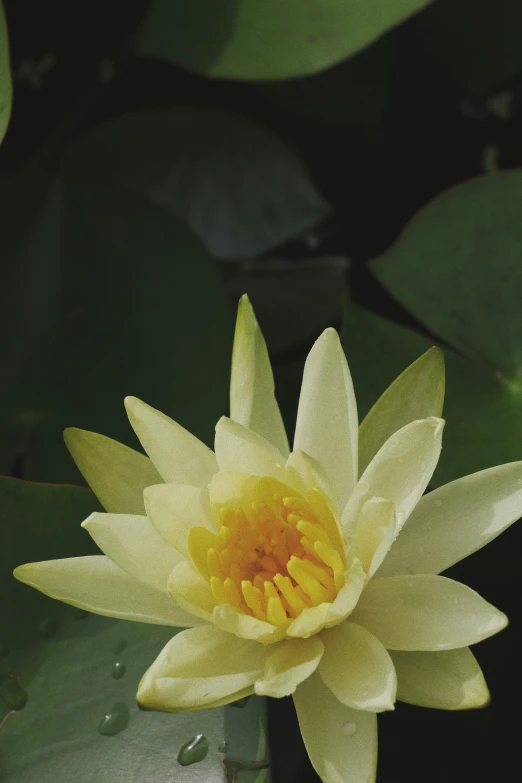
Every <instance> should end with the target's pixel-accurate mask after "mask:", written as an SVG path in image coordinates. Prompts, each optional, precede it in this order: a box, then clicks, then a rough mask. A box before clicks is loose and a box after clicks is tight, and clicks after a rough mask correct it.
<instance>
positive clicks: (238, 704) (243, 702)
mask: <svg viewBox="0 0 522 783" xmlns="http://www.w3.org/2000/svg"><path fill="white" fill-rule="evenodd" d="M249 699H250V696H243V698H242V699H238V700H237V701H233V702H231V703H230V705H229V706H230V707H238V708H239V709H240V710H242V709H243V708H244V707H246V706H247V704H248V701H249Z"/></svg>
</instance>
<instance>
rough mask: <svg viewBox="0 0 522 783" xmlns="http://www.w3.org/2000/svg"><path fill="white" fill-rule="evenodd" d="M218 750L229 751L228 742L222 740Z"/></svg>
mask: <svg viewBox="0 0 522 783" xmlns="http://www.w3.org/2000/svg"><path fill="white" fill-rule="evenodd" d="M218 750H219V752H220V753H228V742H220V743H219V745H218Z"/></svg>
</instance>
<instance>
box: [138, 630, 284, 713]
mask: <svg viewBox="0 0 522 783" xmlns="http://www.w3.org/2000/svg"><path fill="white" fill-rule="evenodd" d="M269 654H270V649H269V648H267V647H264V646H263V645H262V644H256V643H255V642H247V641H245V640H243V639H241V640H240V639H234V638H233V637H231V636H230V634H228V633H225V632H223V631H220V630H219V629H218V628H214V627H212V626H210V625H205V626H201V627H199V628H191V629H190V630H189V631H183V632H182V633H179V634H177V635H176V636H175V637H174V638H173V639H171V641H170V642H168V643H167V645H166V646H165V647H164V648H163V650H162V651H161V653H160V654H159V655H158V657H157V658H156V660H155V661H154V663H153V664H152V666H151V667H150V669H148V671H147V672H146V673H145V675H144V677H143V679H142V680H141V682H140V685H139V688H138V702H139V704H140V705H141V706H142V707H146V708H148V709H155V710H165V711H168V712H185V711H187V710H198V709H206V708H207V707H215V706H217V705H221V704H228V703H230V702H231V701H235V700H236V699H237V698H240V696H239V694H241V693H243V692H244V691H245V689H247V690H249V691H250V692H252V690H253V687H252V686H253V684H254V682H255V680H256V678H257V677H259V676H260V675H261V674H262V672H263V669H264V666H265V661H266V659H267V657H268V655H269Z"/></svg>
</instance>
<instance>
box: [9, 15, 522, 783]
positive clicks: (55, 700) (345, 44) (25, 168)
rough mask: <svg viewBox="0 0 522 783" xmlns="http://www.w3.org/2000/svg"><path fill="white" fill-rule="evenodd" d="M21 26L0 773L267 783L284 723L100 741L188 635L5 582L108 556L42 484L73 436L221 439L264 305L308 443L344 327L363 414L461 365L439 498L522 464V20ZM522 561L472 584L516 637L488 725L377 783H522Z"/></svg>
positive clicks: (443, 722)
mask: <svg viewBox="0 0 522 783" xmlns="http://www.w3.org/2000/svg"><path fill="white" fill-rule="evenodd" d="M4 9H5V15H4V13H3V12H2V8H1V4H0V140H1V139H2V137H3V136H4V134H5V132H6V130H7V128H8V125H9V129H8V132H7V135H6V136H5V139H4V141H3V143H2V147H1V149H0V259H1V263H2V273H3V274H2V286H1V287H0V319H1V329H2V352H1V361H0V402H1V405H0V473H2V474H4V475H5V476H7V477H8V478H6V479H3V480H2V481H1V483H0V499H1V505H2V510H1V511H0V519H1V522H2V533H3V537H4V545H3V547H2V548H1V551H0V567H1V568H0V585H1V586H2V591H3V595H4V596H5V599H6V600H5V601H4V605H3V607H2V610H1V612H2V617H3V620H2V633H3V635H4V636H5V640H4V641H3V642H2V647H1V649H0V655H1V657H0V743H1V744H2V755H1V760H0V772H3V773H4V774H5V776H6V780H9V781H10V782H11V781H13V783H32V781H36V780H38V781H39V783H40V781H47V780H49V781H50V780H53V781H55V782H56V783H68V781H69V780H70V770H71V767H73V766H74V768H75V770H80V771H79V772H78V774H76V773H75V779H76V780H78V781H79V783H84V782H85V783H88V782H89V781H91V780H93V779H94V778H96V779H97V780H102V781H105V780H107V781H109V780H110V781H111V783H119V781H122V783H123V781H125V783H128V782H129V781H134V780H136V781H137V780H138V779H139V780H144V779H147V780H148V779H151V780H152V779H154V781H155V783H167V781H170V780H171V779H174V778H172V774H174V777H175V779H176V780H180V781H181V782H182V783H183V781H187V783H188V781H198V780H205V781H206V782H210V781H214V780H216V781H217V780H222V779H223V775H224V774H226V775H227V777H228V779H229V780H232V778H234V779H237V781H238V783H261V781H263V780H265V779H266V778H267V774H268V773H267V770H266V752H267V751H266V741H265V736H264V733H265V729H266V722H265V717H264V716H265V704H264V702H263V701H262V700H256V699H254V700H252V702H251V703H249V705H247V707H246V708H245V707H244V708H243V709H239V710H238V709H236V708H231V707H226V708H221V709H217V710H212V711H210V712H209V713H208V714H204V713H201V714H199V713H198V714H196V716H195V717H194V716H176V717H174V716H168V717H166V716H155V715H149V714H146V715H145V714H143V713H139V712H138V711H137V709H136V708H135V707H134V706H132V708H131V712H130V713H129V715H127V716H126V713H125V710H123V718H122V717H121V714H119V713H118V711H117V710H116V713H118V714H117V715H116V718H114V720H116V722H118V720H120V722H121V721H122V720H123V723H125V720H127V724H128V727H127V724H125V726H124V730H119V732H118V736H117V738H114V740H111V741H109V744H107V742H108V740H107V739H106V738H105V737H103V736H100V734H99V733H97V732H96V720H97V718H96V716H101V717H103V711H104V710H106V709H108V705H110V703H111V702H114V704H119V705H120V708H119V709H120V712H121V710H122V709H123V708H121V704H126V703H127V702H128V703H129V704H132V703H133V689H135V685H136V681H137V678H139V675H140V673H141V671H142V669H143V668H144V667H145V665H146V663H145V662H146V661H147V660H149V659H150V660H151V659H152V657H153V655H154V650H152V648H153V647H154V645H156V646H158V645H159V646H161V643H162V641H164V637H165V631H164V630H162V629H159V631H158V630H157V629H156V630H153V629H150V628H147V627H143V628H142V627H135V626H132V627H129V628H127V627H125V625H124V624H122V623H121V621H118V622H116V621H106V620H103V619H100V620H98V619H96V618H93V617H89V618H88V619H87V620H86V621H85V622H77V620H76V619H75V617H74V616H73V614H72V613H71V611H69V610H67V609H66V608H63V607H61V608H60V607H58V608H57V607H55V606H54V604H52V603H51V602H48V601H46V599H44V598H42V597H41V596H36V597H34V596H32V594H31V595H29V593H30V591H29V590H28V589H27V588H25V587H23V586H21V585H15V584H14V583H13V580H12V579H11V578H10V571H11V569H12V567H13V566H14V565H16V564H18V563H19V562H22V561H24V560H28V559H41V558H44V557H55V556H57V554H58V552H57V548H59V549H60V553H62V554H63V555H64V556H65V555H74V554H83V553H84V552H86V551H87V549H88V547H89V542H88V541H86V540H84V538H87V537H86V536H85V537H84V536H83V534H82V533H81V532H80V531H79V530H78V529H77V523H78V522H79V521H80V520H81V519H82V518H83V517H84V516H85V515H86V514H87V513H89V511H91V510H93V509H94V508H95V507H96V503H95V500H94V498H93V497H92V495H91V494H90V493H89V492H88V491H87V490H83V489H76V488H64V487H60V486H45V485H41V486H39V485H35V484H28V483H24V482H27V481H33V482H50V483H51V484H55V485H56V484H61V483H72V484H80V483H82V479H81V477H80V475H79V474H78V472H77V470H76V468H75V467H74V465H73V463H72V460H71V459H70V458H69V456H68V454H67V452H66V450H65V448H64V446H63V442H62V436H61V432H62V430H63V428H64V427H66V426H71V425H74V426H78V427H82V428H85V429H92V430H95V431H101V432H104V433H105V434H107V435H109V436H111V437H114V438H117V439H118V440H121V441H123V442H125V443H127V444H128V445H132V446H136V443H135V442H134V441H133V437H132V433H131V432H130V428H129V427H128V426H127V424H126V419H125V415H124V412H123V406H122V399H123V397H124V396H125V395H126V394H133V395H136V396H139V397H141V398H143V399H145V400H146V401H147V402H149V403H150V404H152V405H154V406H156V407H158V408H160V409H161V410H164V411H165V412H166V413H168V414H170V415H171V416H173V417H174V418H175V419H176V420H178V421H179V422H180V423H181V424H183V425H184V426H186V427H188V428H189V429H191V430H192V431H193V432H195V433H196V434H197V435H198V436H199V437H201V438H203V439H204V440H206V441H207V442H208V443H209V444H211V442H212V435H213V426H214V423H215V421H216V420H217V418H218V417H219V416H220V415H221V414H223V413H225V412H226V407H227V385H228V373H229V362H230V348H231V339H232V330H233V319H234V308H235V305H236V302H237V299H238V297H239V295H241V294H242V293H243V292H245V291H246V292H248V293H249V295H250V297H251V299H252V301H253V304H254V307H255V309H256V312H257V314H258V318H259V321H260V323H261V326H262V328H263V330H264V332H265V335H266V337H267V342H268V345H269V349H270V352H271V355H272V358H273V361H274V365H275V374H276V385H277V391H278V396H279V399H280V402H281V406H282V409H283V412H284V416H285V419H286V421H287V424H288V427H289V428H290V430H291V428H292V427H293V423H294V419H295V412H296V403H297V396H298V391H299V383H300V375H301V371H302V366H303V362H304V358H305V356H306V353H307V352H308V350H309V348H310V346H311V344H312V342H313V340H314V339H315V338H316V337H317V336H318V335H319V333H320V332H321V330H322V329H323V328H324V327H326V326H328V325H334V326H336V327H337V328H339V329H340V331H341V333H342V339H343V343H344V346H345V349H346V353H347V356H348V360H349V363H350V366H351V369H352V373H353V377H354V382H355V387H356V393H357V397H358V403H359V408H360V415H361V418H362V416H363V415H364V414H365V413H366V412H367V410H368V409H369V408H370V407H371V405H372V404H373V402H374V401H375V400H376V398H377V397H378V396H379V394H380V393H381V392H382V391H383V389H384V388H385V387H386V385H387V384H388V383H389V382H390V381H391V380H393V378H394V377H395V376H396V375H397V374H398V373H399V372H401V371H402V370H403V369H404V368H405V367H406V366H407V365H408V364H409V363H410V362H411V361H413V360H414V359H415V358H416V357H417V356H418V355H419V354H420V353H422V352H423V351H424V350H426V348H428V347H429V346H430V345H432V344H434V343H435V344H438V345H441V346H442V347H443V348H444V350H445V353H446V366H447V397H446V409H445V415H446V418H447V421H448V426H447V428H446V434H445V448H444V450H443V454H442V459H441V462H440V466H439V468H438V469H437V472H436V474H435V476H434V479H433V486H435V485H437V484H440V483H444V482H446V481H449V480H452V479H454V478H457V477H459V476H462V475H464V474H466V473H470V472H473V471H476V470H480V469H482V468H485V467H489V466H490V465H494V464H497V463H500V462H507V461H511V460H517V459H521V458H522V309H521V301H522V266H521V263H522V220H521V218H522V173H520V171H518V170H517V168H518V167H520V166H521V165H522V143H521V141H520V139H521V138H522V47H521V45H520V41H521V40H522V5H521V4H520V2H519V0H475V2H473V3H472V4H470V2H469V0H433V2H431V3H427V2H426V1H425V0H366V2H360V0H310V1H309V2H307V3H303V2H298V0H284V1H283V0H277V1H276V0H266V1H265V2H264V3H259V2H257V1H256V0H219V2H218V1H217V0H191V2H190V3H189V2H182V0H149V1H148V2H147V0H127V2H123V0H104V2H101V0H92V2H91V3H89V4H88V5H87V6H78V5H77V4H70V3H67V2H66V1H65V0H48V2H46V3H45V4H40V3H36V2H31V0H4ZM6 19H7V25H8V29H9V39H10V46H8V43H7V27H6ZM9 48H10V50H11V56H10V67H9ZM11 84H13V85H14V109H13V112H12V116H11V103H12V95H11ZM10 116H11V119H10ZM9 120H10V122H9ZM72 522H74V525H72ZM43 530H45V535H44V534H43V532H42V531H43ZM86 547H87V549H86ZM519 552H520V533H518V532H517V529H516V528H515V529H514V530H512V531H509V532H508V533H507V534H505V535H504V536H503V538H502V539H501V540H500V541H497V542H495V543H494V544H493V545H491V546H490V547H489V548H488V551H487V554H484V553H479V554H477V555H475V556H474V557H473V558H471V559H470V561H469V563H465V564H463V565H461V566H460V567H459V568H460V570H459V571H458V573H457V574H456V575H457V576H458V577H459V578H461V579H463V581H467V583H468V584H470V585H471V586H473V587H475V588H476V589H478V590H479V591H480V592H482V593H483V594H484V595H485V596H486V597H487V598H488V599H489V600H491V601H493V603H497V604H498V605H499V606H500V607H501V608H502V609H504V610H505V611H506V612H507V613H508V615H509V616H510V617H511V619H512V627H511V628H510V629H508V630H507V631H506V632H504V633H503V634H502V635H501V637H499V639H495V640H492V641H488V642H485V643H483V644H481V645H480V647H479V650H478V657H479V660H480V662H481V663H482V665H483V667H484V669H485V672H486V675H487V678H488V680H489V682H490V685H491V689H492V691H493V694H494V701H493V704H492V706H490V707H489V708H488V709H487V710H484V711H481V712H479V713H474V714H465V715H459V714H456V715H447V714H444V715H442V714H439V713H435V712H430V711H420V712H419V711H418V710H415V711H414V712H413V710H410V708H408V707H406V706H405V705H399V707H398V709H397V711H396V714H395V715H394V716H388V715H386V716H384V717H383V718H382V720H381V723H380V725H381V740H380V742H381V752H380V766H379V781H380V783H388V782H389V781H395V780H400V781H401V782H402V783H404V781H410V780H411V781H414V780H415V781H416V780H418V779H419V778H420V779H422V780H423V781H434V783H435V781H440V780H445V781H450V782H451V781H455V782H456V781H460V780H462V779H465V780H468V779H469V780H471V779H473V780H484V781H485V780H488V781H489V780H491V778H492V777H493V778H499V779H500V778H502V779H504V778H509V779H516V777H517V775H520V772H521V771H522V762H521V760H520V755H519V753H518V747H517V741H516V739H515V726H516V723H517V720H516V716H517V711H518V704H519V702H520V700H521V697H522V691H521V686H520V683H519V682H518V679H519V678H517V679H516V682H513V680H512V679H511V677H512V674H511V673H512V672H516V671H517V666H518V658H519V655H518V652H517V645H518V644H519V643H520V641H521V639H520V637H521V632H520V621H521V613H520V609H519V605H518V600H517V598H516V596H517V595H518V591H519V588H518V582H517V581H516V580H517V578H518V575H519V567H518V559H519V554H518V553H519ZM167 635H168V634H167ZM120 638H125V641H126V643H128V648H127V653H126V655H127V659H128V661H129V662H130V661H132V664H130V663H129V667H128V668H129V673H128V675H126V676H125V678H122V679H121V681H120V679H115V678H114V677H113V678H111V677H110V670H111V665H112V664H111V660H112V659H114V661H113V663H118V660H117V658H118V656H119V657H121V651H120V653H113V652H111V651H112V650H113V649H116V648H115V647H114V645H115V644H116V643H117V641H118V639H120ZM122 650H123V648H122ZM151 650H152V652H151ZM111 656H112V658H111ZM115 656H116V657H115ZM82 657H85V660H88V667H87V664H85V665H84V664H83V663H81V660H82ZM123 657H125V656H123ZM107 672H109V676H107ZM85 678H87V679H88V680H89V685H88V687H86V682H85ZM66 683H69V687H68V690H67V693H68V696H67V700H66V701H67V704H66V709H65V708H64V704H63V700H61V696H60V694H62V692H63V689H64V688H65V684H66ZM27 693H29V699H27V698H26V695H25V696H24V694H27ZM26 702H27V706H26ZM269 709H270V716H269V717H270V720H269V733H270V746H271V755H272V772H271V774H272V779H273V780H274V781H275V783H278V782H279V781H285V783H286V781H294V780H295V781H312V780H315V778H314V774H313V772H312V770H311V768H310V767H309V764H308V761H307V759H306V755H305V753H304V749H303V747H302V745H301V740H300V737H299V734H298V731H297V728H296V726H295V716H294V714H293V709H292V707H291V704H290V703H287V700H280V701H277V702H276V701H274V700H271V701H270V705H269ZM15 713H16V715H15ZM125 716H126V717H125ZM237 716H240V717H239V718H238V717H237ZM2 718H4V719H5V723H4V724H3V725H1V721H2ZM129 721H130V723H129ZM92 725H94V731H92V732H91V729H90V728H89V727H90V726H92ZM120 732H121V733H120ZM200 733H204V734H205V736H206V737H207V739H209V741H210V750H209V752H208V754H207V755H206V757H205V760H204V761H201V762H198V763H194V764H190V765H188V766H180V765H179V764H178V762H177V761H176V758H177V753H178V750H179V748H180V746H181V745H182V743H183V742H185V740H187V741H190V740H191V738H193V737H195V736H197V735H198V734H200ZM140 737H141V739H140ZM169 737H170V738H171V742H172V747H170V746H169ZM225 742H226V743H227V745H226V746H225V745H223V743H225ZM218 745H219V747H221V750H219V748H218ZM145 746H147V747H148V748H149V750H148V751H147V752H145V750H144V748H145ZM4 747H5V748H6V749H7V750H6V751H4ZM167 747H168V751H167V750H165V748H167ZM477 748H479V749H480V751H477ZM196 755H197V754H196ZM123 757H125V758H126V759H127V760H126V761H125V763H122V761H121V760H122V758H123ZM428 758H429V759H430V763H429V765H427V763H426V759H428ZM93 759H96V761H95V762H93ZM231 759H235V761H234V762H232V760H231ZM223 760H224V761H223ZM89 762H90V766H89ZM93 764H94V766H93ZM223 764H224V766H223ZM234 764H235V765H236V766H234ZM2 765H3V769H2ZM173 768H175V772H174V773H173V772H172V769H173ZM82 775H83V777H82ZM234 776H235V777H234Z"/></svg>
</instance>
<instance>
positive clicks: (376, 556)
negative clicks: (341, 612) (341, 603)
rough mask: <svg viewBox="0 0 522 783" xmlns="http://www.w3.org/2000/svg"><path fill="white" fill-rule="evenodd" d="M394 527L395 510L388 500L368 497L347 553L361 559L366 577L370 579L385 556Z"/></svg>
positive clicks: (393, 534) (393, 533) (391, 540)
mask: <svg viewBox="0 0 522 783" xmlns="http://www.w3.org/2000/svg"><path fill="white" fill-rule="evenodd" d="M395 527H396V520H395V511H394V508H393V503H392V502H391V501H390V500H383V498H370V500H367V501H366V503H365V504H364V505H363V507H362V509H361V511H360V513H359V516H358V518H357V523H356V525H355V530H354V534H353V538H352V540H351V543H350V546H349V550H348V553H349V556H350V557H356V558H358V559H359V560H360V561H361V565H362V567H363V569H364V571H365V573H366V578H367V579H371V577H372V576H373V574H374V573H375V571H376V570H377V569H378V568H379V566H380V564H381V563H382V561H383V559H384V558H385V557H386V553H387V552H388V550H389V548H390V546H391V545H392V542H393V538H394V536H395Z"/></svg>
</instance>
